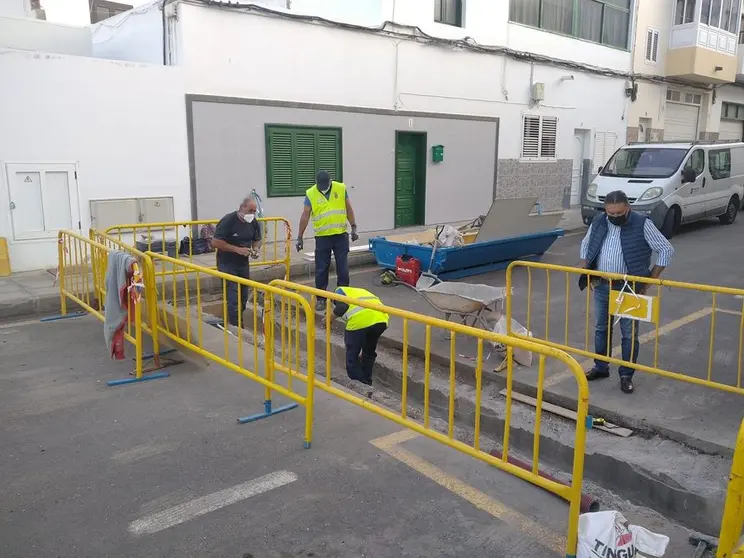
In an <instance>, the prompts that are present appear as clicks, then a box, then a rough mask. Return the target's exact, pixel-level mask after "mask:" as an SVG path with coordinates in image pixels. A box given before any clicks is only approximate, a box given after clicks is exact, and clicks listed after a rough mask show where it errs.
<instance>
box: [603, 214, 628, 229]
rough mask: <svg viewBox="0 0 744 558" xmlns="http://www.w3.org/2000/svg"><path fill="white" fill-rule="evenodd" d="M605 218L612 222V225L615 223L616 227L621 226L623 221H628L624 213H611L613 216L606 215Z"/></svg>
mask: <svg viewBox="0 0 744 558" xmlns="http://www.w3.org/2000/svg"><path fill="white" fill-rule="evenodd" d="M607 219H608V220H609V221H610V223H612V224H613V225H616V226H618V227H621V226H623V225H624V224H625V223H627V222H628V214H627V213H626V214H625V215H613V216H609V215H608V216H607Z"/></svg>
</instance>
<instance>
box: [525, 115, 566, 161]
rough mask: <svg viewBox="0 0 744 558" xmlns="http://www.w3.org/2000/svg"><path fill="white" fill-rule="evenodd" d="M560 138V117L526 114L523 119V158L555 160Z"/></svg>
mask: <svg viewBox="0 0 744 558" xmlns="http://www.w3.org/2000/svg"><path fill="white" fill-rule="evenodd" d="M557 140H558V119H557V118H556V117H554V116H537V115H533V114H525V115H524V119H523V121H522V159H529V160H538V161H543V160H554V159H555V158H556V142H557Z"/></svg>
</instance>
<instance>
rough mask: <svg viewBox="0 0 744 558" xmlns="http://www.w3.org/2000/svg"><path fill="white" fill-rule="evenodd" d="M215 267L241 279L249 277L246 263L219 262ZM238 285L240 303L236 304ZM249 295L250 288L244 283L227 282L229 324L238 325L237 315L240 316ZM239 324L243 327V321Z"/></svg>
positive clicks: (248, 268)
mask: <svg viewBox="0 0 744 558" xmlns="http://www.w3.org/2000/svg"><path fill="white" fill-rule="evenodd" d="M217 269H218V270H219V271H221V272H222V273H229V274H230V275H235V276H236V277H242V278H243V279H250V267H248V263H247V262H246V263H245V264H241V265H231V264H225V263H220V264H218V265H217ZM238 287H240V305H238ZM249 296H250V288H249V287H246V286H245V285H239V284H238V283H235V282H234V281H228V282H227V316H228V319H229V322H230V325H233V326H236V327H237V325H238V316H242V315H243V312H245V307H246V304H247V303H248V297H249ZM241 325H242V326H243V327H245V323H244V322H241Z"/></svg>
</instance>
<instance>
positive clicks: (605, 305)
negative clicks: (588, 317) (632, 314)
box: [594, 281, 640, 378]
mask: <svg viewBox="0 0 744 558" xmlns="http://www.w3.org/2000/svg"><path fill="white" fill-rule="evenodd" d="M615 288H616V289H617V288H619V285H617V286H616V287H615ZM609 312H610V284H609V283H608V282H607V281H602V282H601V283H600V284H598V285H597V286H595V287H594V314H595V317H596V319H597V323H596V328H595V330H594V352H595V353H597V354H598V355H605V356H610V355H609V354H608V353H607V348H608V346H609V349H610V351H612V326H613V323H614V321H615V320H614V319H613V317H612V316H609ZM610 320H611V321H610ZM608 321H609V324H608ZM608 325H609V327H608ZM639 326H640V324H639V322H638V321H637V320H631V319H630V318H620V333H621V334H622V337H623V340H622V343H621V346H622V358H623V360H624V361H626V362H634V363H635V362H638V349H639V342H638V329H639ZM631 349H632V355H631ZM594 367H595V368H596V369H597V370H599V371H601V372H609V370H610V365H609V364H608V363H607V362H605V361H603V360H599V359H595V360H594ZM634 372H635V370H634V369H633V368H630V367H629V366H621V367H620V368H619V370H618V373H619V375H620V377H621V378H632V377H633V373H634Z"/></svg>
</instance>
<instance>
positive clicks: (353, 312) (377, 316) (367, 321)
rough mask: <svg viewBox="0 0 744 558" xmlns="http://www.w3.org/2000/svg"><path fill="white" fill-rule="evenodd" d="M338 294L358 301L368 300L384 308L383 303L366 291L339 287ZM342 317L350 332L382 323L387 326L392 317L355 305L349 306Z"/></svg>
mask: <svg viewBox="0 0 744 558" xmlns="http://www.w3.org/2000/svg"><path fill="white" fill-rule="evenodd" d="M336 294H340V295H344V296H348V297H349V298H354V299H356V300H366V301H368V302H371V303H373V304H379V305H380V306H382V301H381V300H380V299H379V298H378V297H376V296H375V295H373V294H372V293H371V292H369V291H368V290H366V289H359V288H355V287H339V288H337V289H336ZM341 317H342V318H343V319H344V321H346V329H347V330H349V331H356V330H358V329H364V328H365V327H369V326H373V325H375V324H380V323H384V324H385V325H387V323H388V322H389V321H390V316H388V315H387V314H386V313H385V312H381V311H380V310H372V308H362V307H361V306H356V305H353V304H349V308H348V309H347V310H346V312H345V313H344V315H343V316H341Z"/></svg>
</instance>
